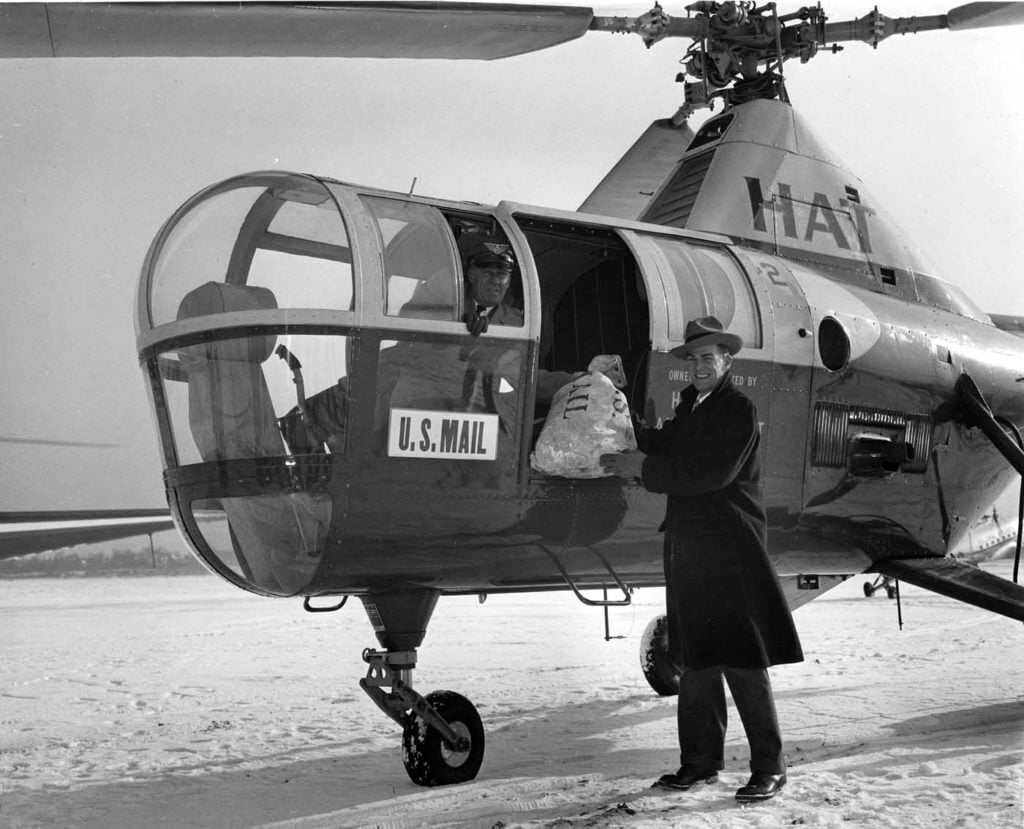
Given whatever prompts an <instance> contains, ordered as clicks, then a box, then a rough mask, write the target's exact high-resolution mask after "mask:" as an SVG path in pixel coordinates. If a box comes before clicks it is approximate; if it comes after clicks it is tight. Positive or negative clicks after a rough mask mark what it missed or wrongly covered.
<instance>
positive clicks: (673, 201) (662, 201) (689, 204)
mask: <svg viewBox="0 0 1024 829" xmlns="http://www.w3.org/2000/svg"><path fill="white" fill-rule="evenodd" d="M714 157H715V151H714V150H713V149H712V150H708V151H707V152H706V153H701V154H700V155H696V156H694V157H693V158H688V159H686V160H684V161H683V162H682V164H680V165H679V169H678V170H676V171H675V173H673V174H672V179H671V181H669V183H668V184H667V185H666V186H665V188H664V189H663V190H662V191H661V193H659V194H658V196H657V198H656V199H655V200H654V202H653V203H652V204H651V206H650V207H648V208H647V211H646V212H645V213H644V214H643V216H641V217H640V221H642V222H653V223H654V224H659V225H667V226H668V227H678V228H683V227H686V223H687V221H689V219H690V213H691V212H692V211H693V206H694V204H696V203H697V196H698V195H699V194H700V189H701V187H702V186H703V185H704V177H705V176H706V175H707V174H708V169H709V168H710V167H711V162H712V161H713V160H714Z"/></svg>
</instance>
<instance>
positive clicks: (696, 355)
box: [686, 345, 732, 394]
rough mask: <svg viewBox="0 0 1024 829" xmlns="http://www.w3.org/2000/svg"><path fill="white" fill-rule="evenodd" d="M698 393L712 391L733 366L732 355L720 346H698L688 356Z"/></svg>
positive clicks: (687, 359)
mask: <svg viewBox="0 0 1024 829" xmlns="http://www.w3.org/2000/svg"><path fill="white" fill-rule="evenodd" d="M686 362H687V363H688V364H689V366H690V372H691V373H692V374H693V385H694V387H695V388H696V389H697V391H698V392H700V393H701V394H703V393H704V392H708V391H711V390H712V389H713V388H714V387H715V386H717V385H718V383H719V381H720V380H721V379H722V377H723V376H724V375H725V373H726V372H727V371H728V370H729V368H730V367H731V366H732V355H731V354H730V353H729V352H728V351H726V350H725V349H724V348H723V347H722V346H720V345H698V346H697V347H696V348H694V349H693V350H692V351H691V352H690V353H689V354H688V355H687V356H686Z"/></svg>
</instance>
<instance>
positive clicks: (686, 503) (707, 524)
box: [601, 317, 803, 802]
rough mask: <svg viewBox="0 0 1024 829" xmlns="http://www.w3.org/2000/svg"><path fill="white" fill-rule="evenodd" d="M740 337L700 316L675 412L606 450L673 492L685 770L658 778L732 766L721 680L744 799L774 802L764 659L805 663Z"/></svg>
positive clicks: (782, 767)
mask: <svg viewBox="0 0 1024 829" xmlns="http://www.w3.org/2000/svg"><path fill="white" fill-rule="evenodd" d="M742 345H743V341H742V339H741V338H740V337H738V336H737V335H735V334H731V333H728V332H726V331H724V330H723V328H722V325H721V323H720V322H719V321H718V320H717V319H716V318H714V317H702V318H700V319H696V320H692V321H691V322H690V323H689V324H688V325H687V327H686V340H685V344H684V345H682V346H680V347H678V348H676V349H673V353H674V354H677V355H679V356H681V357H683V358H684V359H686V360H687V362H688V364H689V367H690V374H691V377H692V383H693V384H692V385H691V386H689V387H688V388H687V389H685V390H684V391H683V392H682V396H681V399H680V402H679V405H678V406H677V407H676V410H675V417H674V418H673V419H672V420H670V421H668V422H667V423H665V425H664V428H662V429H659V430H653V429H652V430H643V431H642V432H641V433H640V435H639V443H640V447H641V451H636V452H626V453H622V454H618V455H603V456H602V458H601V462H602V464H603V465H604V466H605V468H606V469H607V470H609V471H610V472H612V473H613V474H616V475H619V476H621V477H626V478H633V477H635V478H637V479H638V480H639V481H640V482H641V483H642V484H643V486H644V488H645V489H647V490H650V491H651V492H661V493H665V494H667V495H668V506H667V511H666V515H665V525H664V528H665V585H666V607H667V615H668V644H669V650H670V652H671V654H672V655H673V657H674V658H675V659H676V662H677V664H678V665H679V666H680V668H681V675H680V681H679V715H678V720H679V747H680V768H679V770H678V771H676V772H674V773H672V774H666V775H664V776H662V777H661V778H660V779H659V780H658V781H657V783H656V784H655V785H660V786H664V787H667V788H672V789H677V790H684V791H685V790H687V789H690V788H692V787H693V786H695V785H697V784H698V783H713V782H715V781H716V780H717V779H718V771H719V769H721V768H723V767H724V762H723V761H724V749H725V730H726V702H725V693H724V688H723V684H722V680H723V678H724V679H725V681H726V682H727V683H728V684H729V690H730V691H731V693H732V697H733V701H734V702H735V703H736V708H737V710H738V711H739V714H740V719H741V720H742V722H743V727H744V730H745V731H746V734H747V740H748V742H749V743H750V755H751V756H750V771H751V776H750V780H749V782H748V783H747V785H746V786H743V787H742V788H741V789H739V791H737V792H736V799H737V800H739V801H741V802H751V801H758V800H767V799H768V798H771V797H774V796H775V794H776V793H777V792H778V791H779V789H781V788H782V787H783V786H784V785H785V783H786V764H785V759H784V757H783V753H782V737H781V734H780V730H779V723H778V717H777V715H776V712H775V700H774V697H773V695H772V687H771V680H770V678H769V676H768V671H767V668H768V667H769V666H771V665H779V664H783V663H789V662H800V661H802V660H803V652H802V650H801V647H800V640H799V638H798V636H797V633H796V628H795V627H794V625H793V617H792V615H791V614H790V611H789V606H788V604H787V602H786V599H785V596H784V594H783V592H782V588H781V586H780V584H779V580H778V576H777V575H776V573H775V570H774V568H773V567H772V563H771V560H770V559H769V558H768V550H767V530H766V520H765V510H764V500H763V495H762V491H761V466H760V459H759V457H758V448H759V444H760V438H761V430H760V425H759V423H758V418H757V410H756V409H755V407H754V403H753V401H752V400H751V399H750V398H749V397H747V396H746V395H745V394H743V392H741V391H739V390H738V389H737V388H736V387H735V386H734V385H733V383H732V380H731V376H730V369H731V367H732V358H733V355H735V354H736V352H738V351H739V350H740V348H741V347H742Z"/></svg>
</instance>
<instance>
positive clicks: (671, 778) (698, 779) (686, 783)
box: [654, 766, 718, 792]
mask: <svg viewBox="0 0 1024 829" xmlns="http://www.w3.org/2000/svg"><path fill="white" fill-rule="evenodd" d="M717 782H718V772H717V771H708V770H707V769H699V768H697V767H696V766H681V767H680V768H679V771H677V772H674V773H672V774H663V775H662V776H661V777H659V778H658V779H657V780H655V781H654V786H655V787H658V788H662V789H675V790H676V791H677V792H685V791H687V790H688V789H692V788H693V787H694V786H696V785H697V784H698V783H717Z"/></svg>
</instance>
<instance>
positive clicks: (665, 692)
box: [640, 616, 679, 697]
mask: <svg viewBox="0 0 1024 829" xmlns="http://www.w3.org/2000/svg"><path fill="white" fill-rule="evenodd" d="M640 669H641V670H642V671H643V672H644V678H645V679H646V680H647V683H648V684H649V685H650V686H651V688H653V689H654V690H655V691H656V692H657V693H658V694H660V695H661V696H663V697H671V696H675V695H677V694H678V693H679V669H678V668H677V667H676V663H675V660H674V659H673V658H672V656H671V654H670V653H669V651H668V617H667V616H655V617H654V618H653V619H651V621H650V624H648V625H647V628H646V629H645V630H644V634H643V636H641V637H640Z"/></svg>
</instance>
